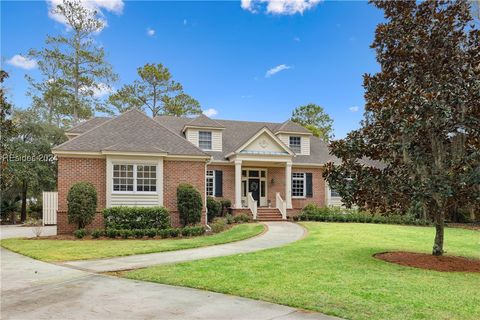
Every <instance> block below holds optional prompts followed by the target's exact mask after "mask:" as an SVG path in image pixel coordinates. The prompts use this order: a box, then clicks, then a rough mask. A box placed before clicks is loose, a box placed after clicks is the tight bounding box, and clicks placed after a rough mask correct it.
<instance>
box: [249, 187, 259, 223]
mask: <svg viewBox="0 0 480 320" xmlns="http://www.w3.org/2000/svg"><path fill="white" fill-rule="evenodd" d="M247 206H248V209H250V211H252V214H253V220H256V219H257V201H255V199H253V196H252V193H251V192H249V193H248V195H247Z"/></svg>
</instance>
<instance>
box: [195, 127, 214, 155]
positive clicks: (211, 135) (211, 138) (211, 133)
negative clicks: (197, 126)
mask: <svg viewBox="0 0 480 320" xmlns="http://www.w3.org/2000/svg"><path fill="white" fill-rule="evenodd" d="M202 132H208V133H210V149H203V148H202V147H201V146H200V133H202ZM198 147H199V148H200V149H202V150H203V151H213V132H212V131H207V130H199V131H198Z"/></svg>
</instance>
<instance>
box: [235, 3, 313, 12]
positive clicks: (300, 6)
mask: <svg viewBox="0 0 480 320" xmlns="http://www.w3.org/2000/svg"><path fill="white" fill-rule="evenodd" d="M321 1H322V0H241V4H240V6H241V7H242V9H244V10H248V11H250V12H253V13H257V12H259V11H260V9H263V7H265V4H266V7H267V8H266V12H267V13H271V14H279V15H282V14H285V15H293V14H296V13H300V14H303V12H304V11H306V10H309V9H312V8H313V7H315V6H316V5H317V4H319V3H320V2H321Z"/></svg>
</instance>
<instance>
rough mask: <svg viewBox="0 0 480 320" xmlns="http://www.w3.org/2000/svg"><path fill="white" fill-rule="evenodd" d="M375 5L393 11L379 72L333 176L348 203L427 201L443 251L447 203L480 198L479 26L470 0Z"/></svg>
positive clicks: (338, 151) (342, 144)
mask: <svg viewBox="0 0 480 320" xmlns="http://www.w3.org/2000/svg"><path fill="white" fill-rule="evenodd" d="M372 3H373V4H374V5H375V6H376V7H378V8H380V9H382V10H383V11H384V14H385V23H382V24H380V25H378V27H377V29H376V32H375V40H374V42H373V44H372V48H374V49H375V51H376V56H377V61H378V63H379V64H380V67H381V71H380V72H378V73H376V74H366V75H365V76H364V88H365V100H366V105H365V110H366V112H365V119H364V120H363V122H362V127H361V128H360V129H358V130H355V131H353V132H351V133H350V134H349V135H348V136H347V138H345V139H342V140H339V141H334V142H332V144H331V152H332V153H333V154H334V155H335V156H337V157H339V158H341V159H342V164H341V165H339V166H334V165H333V164H332V163H330V164H329V165H328V168H327V170H326V172H325V176H326V178H327V180H328V182H329V183H330V185H331V186H332V187H334V188H335V189H337V190H338V191H339V192H340V194H341V196H342V197H344V198H345V201H346V203H347V205H352V204H356V205H359V206H362V207H365V206H368V207H369V208H372V209H375V210H379V211H383V212H387V211H392V210H394V211H395V210H396V211H400V212H405V210H407V209H409V208H411V207H413V206H414V205H419V206H420V207H421V208H423V209H424V212H426V214H427V215H428V216H429V217H431V218H432V219H433V221H434V224H435V228H436V235H435V242H434V246H433V251H432V254H433V255H442V254H443V243H444V220H445V216H446V214H447V212H448V210H450V209H451V208H453V207H458V206H462V207H466V206H475V205H478V203H480V32H479V30H478V28H477V27H476V26H475V25H474V24H473V23H472V16H471V10H470V9H471V8H470V2H468V1H466V0H462V1H424V2H416V1H372ZM362 159H363V161H362ZM365 159H371V160H377V161H378V162H379V163H380V165H376V166H369V165H365V162H366V161H365ZM367 162H368V161H367Z"/></svg>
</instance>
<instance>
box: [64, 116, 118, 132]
mask: <svg viewBox="0 0 480 320" xmlns="http://www.w3.org/2000/svg"><path fill="white" fill-rule="evenodd" d="M95 119H112V117H97V116H93V117H90V118H89V119H87V120H85V121H84V122H82V123H79V124H76V125H74V126H73V127H71V128H70V129H68V130H66V131H65V132H72V130H74V129H78V128H80V127H82V126H84V125H85V124H87V123H89V122H90V121H92V120H95Z"/></svg>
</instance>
